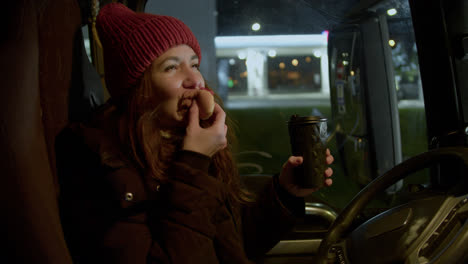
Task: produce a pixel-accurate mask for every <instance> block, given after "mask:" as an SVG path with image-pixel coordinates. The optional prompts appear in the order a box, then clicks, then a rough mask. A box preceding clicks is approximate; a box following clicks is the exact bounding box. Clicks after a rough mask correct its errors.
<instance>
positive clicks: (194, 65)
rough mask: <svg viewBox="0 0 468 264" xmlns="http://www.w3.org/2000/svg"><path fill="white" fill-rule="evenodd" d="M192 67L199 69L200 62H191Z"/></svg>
mask: <svg viewBox="0 0 468 264" xmlns="http://www.w3.org/2000/svg"><path fill="white" fill-rule="evenodd" d="M192 68H196V69H197V70H199V69H200V64H198V63H194V64H192Z"/></svg>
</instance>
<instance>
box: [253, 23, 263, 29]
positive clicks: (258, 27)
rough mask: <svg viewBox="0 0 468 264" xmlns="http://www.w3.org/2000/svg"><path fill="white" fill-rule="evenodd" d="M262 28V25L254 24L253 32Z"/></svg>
mask: <svg viewBox="0 0 468 264" xmlns="http://www.w3.org/2000/svg"><path fill="white" fill-rule="evenodd" d="M260 28H261V26H260V24H259V23H253V24H252V30H253V31H259V30H260Z"/></svg>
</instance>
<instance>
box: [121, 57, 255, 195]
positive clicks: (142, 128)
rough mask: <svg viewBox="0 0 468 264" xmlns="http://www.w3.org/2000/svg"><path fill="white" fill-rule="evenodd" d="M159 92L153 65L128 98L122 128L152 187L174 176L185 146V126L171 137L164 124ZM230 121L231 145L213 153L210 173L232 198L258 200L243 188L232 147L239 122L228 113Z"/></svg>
mask: <svg viewBox="0 0 468 264" xmlns="http://www.w3.org/2000/svg"><path fill="white" fill-rule="evenodd" d="M206 88H207V89H210V88H208V87H206ZM210 90H211V89H210ZM155 95H156V94H155V89H154V87H152V82H151V66H149V67H148V69H147V70H146V71H145V72H144V74H143V77H142V79H141V81H140V85H138V86H137V88H136V89H135V90H134V92H133V93H132V95H131V96H130V98H129V100H128V101H127V105H126V109H125V110H126V111H124V113H123V115H122V118H121V125H120V128H119V130H120V131H119V134H120V140H121V143H122V145H123V146H125V147H124V148H126V150H125V152H126V153H127V156H128V157H129V158H130V159H131V160H132V161H133V162H134V163H135V164H136V166H137V167H138V168H139V169H140V170H141V171H142V172H143V173H144V174H145V178H146V182H147V184H148V185H149V186H150V188H151V189H153V188H154V186H156V185H158V184H160V183H165V182H167V180H168V179H169V178H170V177H171V175H168V174H167V169H168V168H169V166H170V164H171V163H172V162H173V160H174V155H175V153H176V151H177V150H180V149H181V147H182V141H183V138H184V136H185V127H174V128H172V129H171V130H170V131H169V135H170V136H168V134H167V131H166V129H163V128H162V127H160V124H161V122H160V118H161V116H160V114H159V113H160V111H159V109H160V107H159V105H158V103H157V100H156V99H157V98H156V96H155ZM215 101H216V102H217V103H218V104H220V105H221V106H222V100H221V98H220V97H219V96H218V95H216V94H215ZM226 124H227V126H228V131H227V135H226V137H227V141H228V145H227V147H226V148H224V149H223V150H220V151H218V152H217V153H216V154H215V155H213V157H212V162H211V165H210V169H209V170H210V171H209V172H210V174H211V175H213V176H214V177H216V178H217V179H219V180H220V181H222V182H223V183H224V184H225V186H226V187H227V198H228V200H230V201H231V202H237V203H242V204H245V203H249V202H251V201H253V200H254V198H253V195H252V194H251V193H250V192H248V191H247V190H245V189H244V188H242V187H241V183H240V179H239V174H238V170H237V166H236V163H235V161H234V158H233V155H232V148H233V146H234V145H235V144H236V142H237V140H236V136H235V133H234V127H235V124H234V123H233V122H232V120H231V119H230V118H229V117H228V116H226ZM201 125H202V126H203V125H204V124H203V123H202V124H201ZM153 190H154V189H153Z"/></svg>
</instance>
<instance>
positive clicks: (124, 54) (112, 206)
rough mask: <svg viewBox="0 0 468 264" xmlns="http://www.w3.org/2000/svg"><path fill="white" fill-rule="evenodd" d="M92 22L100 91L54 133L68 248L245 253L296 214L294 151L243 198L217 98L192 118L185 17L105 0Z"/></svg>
mask: <svg viewBox="0 0 468 264" xmlns="http://www.w3.org/2000/svg"><path fill="white" fill-rule="evenodd" d="M97 28H98V32H99V35H100V39H101V41H102V44H103V49H104V58H105V70H106V84H107V88H108V90H109V92H110V94H111V100H110V101H109V102H108V103H107V104H106V105H104V106H103V107H101V109H99V110H98V111H97V112H96V113H95V114H94V115H93V117H92V118H91V119H90V120H89V121H88V122H85V123H81V124H72V125H71V126H70V127H69V128H68V129H67V130H66V131H65V132H64V135H63V137H62V138H59V139H57V142H58V144H57V145H58V146H62V147H59V148H58V151H57V152H59V153H62V154H59V157H60V159H61V160H59V161H58V163H59V164H62V165H60V166H59V173H60V174H61V178H62V179H64V178H65V179H66V180H64V182H63V183H62V197H61V205H62V207H61V208H63V209H62V215H63V217H62V219H63V225H64V230H65V232H66V238H67V243H68V244H69V246H70V251H71V253H72V255H73V257H74V258H75V260H77V262H78V263H80V262H83V263H90V262H91V263H93V262H100V263H250V261H251V260H252V259H256V258H258V257H260V256H262V255H263V254H264V253H265V252H266V251H268V250H269V249H270V248H271V247H272V246H273V245H274V244H275V243H276V242H278V240H279V239H280V238H281V235H283V234H284V233H286V232H287V231H288V230H290V229H291V227H292V226H293V224H294V219H295V217H296V216H298V215H300V214H301V211H302V210H303V209H304V201H303V199H302V198H300V197H303V196H306V195H308V194H310V193H312V192H313V191H315V190H313V189H300V188H299V187H297V186H296V185H294V184H293V182H292V169H293V168H294V167H295V166H298V165H300V164H301V163H302V158H301V157H290V158H289V160H288V161H287V162H286V163H285V164H284V165H283V168H282V172H281V174H280V175H279V177H278V176H275V177H274V179H273V180H272V182H271V183H269V184H268V186H266V187H265V189H264V191H263V193H261V194H259V195H258V196H257V197H256V198H255V199H253V198H252V197H251V195H249V193H247V192H246V191H244V190H243V189H242V188H241V186H240V182H239V178H238V175H237V171H236V166H235V164H234V162H233V159H232V155H231V143H232V141H231V137H232V136H233V135H232V133H231V131H230V127H228V126H227V125H226V114H225V112H224V111H223V109H222V108H221V106H220V105H219V104H218V103H215V104H214V109H213V113H212V115H211V117H210V118H209V119H207V120H204V121H200V115H201V114H202V112H200V108H203V109H204V108H206V105H204V104H200V102H201V101H200V100H199V99H200V97H202V96H201V94H202V93H206V91H202V90H209V88H206V84H205V82H204V79H203V77H202V75H201V73H200V72H199V69H198V65H199V62H200V59H201V52H200V47H199V45H198V42H197V40H196V38H195V36H193V34H192V32H191V31H190V29H189V28H188V27H187V26H186V25H184V24H183V23H182V22H180V21H179V20H177V19H175V18H173V17H167V16H158V15H150V14H144V13H134V12H133V11H131V10H129V9H128V8H126V7H125V6H123V5H121V4H117V3H113V4H108V5H106V6H104V7H103V8H102V9H101V11H100V13H99V15H98V17H97ZM211 93H212V92H211ZM203 114H205V113H203ZM62 139H63V140H62ZM64 142H68V145H66V144H65V143H64ZM70 142H71V143H70ZM64 146H65V147H64ZM66 154H68V156H67V155H66ZM77 160H79V161H80V162H79V163H80V164H78V165H76V161H77ZM332 162H333V157H332V156H331V155H330V153H329V151H328V150H327V163H328V164H331V163H332ZM324 174H325V175H326V176H327V177H330V176H331V175H332V171H331V169H330V168H328V169H327V170H326V171H325V172H324ZM331 183H332V181H331V179H330V178H327V179H326V185H331ZM77 197H78V198H77Z"/></svg>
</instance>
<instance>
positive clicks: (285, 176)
mask: <svg viewBox="0 0 468 264" xmlns="http://www.w3.org/2000/svg"><path fill="white" fill-rule="evenodd" d="M303 161H304V160H303V158H302V157H296V156H291V157H289V159H288V161H286V162H285V163H284V164H283V168H282V170H281V174H280V177H279V183H280V184H281V186H283V188H284V189H285V190H286V191H288V192H289V193H290V194H292V195H294V196H297V197H305V196H308V195H310V194H312V193H313V192H315V191H317V190H318V188H301V187H299V186H298V185H297V184H296V183H295V182H294V176H293V169H294V168H295V167H297V166H299V165H301V164H302V162H303ZM333 161H334V158H333V156H332V155H331V154H330V150H329V149H327V151H326V162H327V165H330V164H332V163H333ZM324 175H325V180H324V181H325V186H330V185H332V183H333V181H332V179H331V178H330V177H331V176H332V175H333V170H332V168H330V167H329V168H327V169H326V170H325V171H324Z"/></svg>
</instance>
